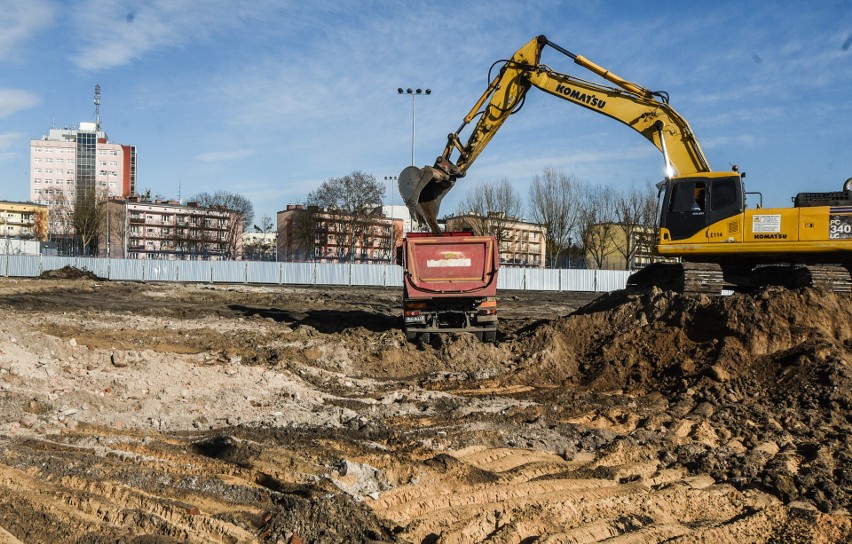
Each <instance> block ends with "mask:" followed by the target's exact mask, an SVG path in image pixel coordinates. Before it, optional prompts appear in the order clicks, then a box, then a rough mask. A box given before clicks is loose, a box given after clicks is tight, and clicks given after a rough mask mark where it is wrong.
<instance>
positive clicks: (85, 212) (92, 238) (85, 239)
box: [71, 191, 107, 255]
mask: <svg viewBox="0 0 852 544" xmlns="http://www.w3.org/2000/svg"><path fill="white" fill-rule="evenodd" d="M106 202H107V192H106V191H102V192H100V193H99V194H97V195H94V196H93V197H91V198H78V199H77V202H76V203H75V204H74V211H73V214H72V219H71V221H72V224H73V225H74V231H75V232H76V234H77V236H78V237H79V239H80V245H81V249H82V253H83V254H84V255H97V254H98V235H99V234H101V231H102V228H101V225H103V223H104V221H105V220H106Z"/></svg>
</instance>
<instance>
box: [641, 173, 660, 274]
mask: <svg viewBox="0 0 852 544" xmlns="http://www.w3.org/2000/svg"><path fill="white" fill-rule="evenodd" d="M659 197H660V190H659V189H658V188H657V186H656V185H655V184H653V183H650V182H648V183H646V184H645V190H644V191H643V193H642V199H641V202H640V206H641V207H642V214H641V216H640V220H639V221H640V224H641V225H642V230H641V231H640V233H639V238H640V240H639V244H640V246H641V250H642V251H647V252H648V256H649V258H650V262H654V252H655V251H656V247H657V242H658V237H659V229H658V227H659V225H658V222H659V217H657V216H658V213H659V212H658V207H657V206H658V204H659Z"/></svg>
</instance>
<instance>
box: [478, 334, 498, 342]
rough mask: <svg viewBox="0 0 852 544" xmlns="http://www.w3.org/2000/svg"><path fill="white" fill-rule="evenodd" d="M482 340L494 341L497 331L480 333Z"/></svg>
mask: <svg viewBox="0 0 852 544" xmlns="http://www.w3.org/2000/svg"><path fill="white" fill-rule="evenodd" d="M482 341H483V342H490V343H492V344H493V343H494V342H496V341H497V331H485V332H483V333H482Z"/></svg>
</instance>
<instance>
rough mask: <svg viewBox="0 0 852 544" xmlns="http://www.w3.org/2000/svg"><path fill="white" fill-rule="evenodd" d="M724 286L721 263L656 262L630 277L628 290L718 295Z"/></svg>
mask: <svg viewBox="0 0 852 544" xmlns="http://www.w3.org/2000/svg"><path fill="white" fill-rule="evenodd" d="M724 283H725V282H724V277H723V274H722V268H721V267H720V266H719V265H718V264H713V263H654V264H651V265H648V266H646V267H645V268H643V269H642V270H639V271H638V272H635V273H633V274H631V276H630V278H628V280H627V289H628V290H630V291H645V290H647V289H650V288H652V287H656V288H658V289H662V290H664V291H677V292H679V293H687V294H705V295H712V296H718V295H721V294H722V287H723V285H724Z"/></svg>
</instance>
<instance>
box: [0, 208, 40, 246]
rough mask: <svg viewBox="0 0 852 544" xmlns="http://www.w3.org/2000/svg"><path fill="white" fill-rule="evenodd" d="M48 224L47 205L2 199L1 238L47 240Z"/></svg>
mask: <svg viewBox="0 0 852 544" xmlns="http://www.w3.org/2000/svg"><path fill="white" fill-rule="evenodd" d="M47 225H48V210H47V206H46V205H44V204H34V203H32V202H9V201H0V238H6V239H25V240H38V241H40V242H45V241H47Z"/></svg>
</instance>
